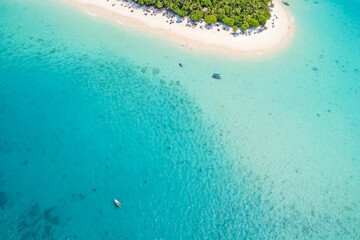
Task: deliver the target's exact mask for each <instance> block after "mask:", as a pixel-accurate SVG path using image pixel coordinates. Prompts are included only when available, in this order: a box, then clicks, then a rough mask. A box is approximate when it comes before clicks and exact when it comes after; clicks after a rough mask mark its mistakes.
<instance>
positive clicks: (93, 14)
mask: <svg viewBox="0 0 360 240" xmlns="http://www.w3.org/2000/svg"><path fill="white" fill-rule="evenodd" d="M86 13H87V14H89V15H90V16H93V17H97V16H99V14H95V13H92V12H86Z"/></svg>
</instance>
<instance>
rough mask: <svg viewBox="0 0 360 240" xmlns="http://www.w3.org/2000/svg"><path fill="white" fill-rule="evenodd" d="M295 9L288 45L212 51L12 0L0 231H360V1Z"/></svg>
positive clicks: (48, 4) (2, 92)
mask: <svg viewBox="0 0 360 240" xmlns="http://www.w3.org/2000/svg"><path fill="white" fill-rule="evenodd" d="M290 5H291V8H290V9H291V11H292V14H293V15H294V17H295V23H296V32H295V35H294V39H293V40H292V42H291V43H290V44H289V45H288V46H287V47H286V48H285V49H283V50H282V51H280V52H278V53H275V54H273V55H271V56H264V57H261V58H260V57H259V58H256V59H225V57H219V58H216V60H214V56H213V55H211V56H207V55H205V54H197V53H193V52H191V51H189V50H183V49H181V48H178V47H176V46H174V45H173V44H171V43H166V41H165V40H161V39H157V38H156V37H153V36H148V35H147V34H144V33H139V32H137V31H136V30H132V29H128V28H126V27H122V26H118V25H116V23H112V22H109V21H106V20H102V19H98V18H91V17H89V16H87V15H85V14H84V13H82V12H80V11H78V10H76V9H73V8H72V7H70V6H67V5H65V4H63V3H61V2H55V1H40V0H34V1H30V0H23V1H20V0H19V1H18V0H15V1H8V0H4V1H2V2H1V3H0V19H1V21H0V214H1V215H0V216H1V217H0V230H1V231H0V232H1V234H0V238H1V239H105V238H108V239H246V238H249V239H297V238H298V239H359V238H360V231H359V229H360V160H359V154H360V150H359V149H360V148H359V146H360V128H359V123H360V97H359V91H360V82H359V80H360V44H359V39H360V27H359V26H358V25H356V23H357V22H358V20H360V19H359V16H358V15H357V12H358V11H357V10H358V9H359V5H360V4H359V2H358V1H347V2H346V3H343V2H340V1H315V2H311V1H304V2H295V1H292V2H290ZM179 59H181V61H182V62H183V64H184V66H185V67H184V68H183V69H179V67H178V65H177V63H178V62H179ZM259 69H260V70H261V71H259ZM214 71H219V72H221V73H222V75H223V76H224V77H223V80H222V81H220V82H218V81H216V82H215V81H213V80H211V79H210V78H209V73H212V72H214ZM114 197H115V198H117V199H119V200H120V202H121V203H122V207H121V208H116V207H115V205H114V204H113V202H112V200H113V198H114Z"/></svg>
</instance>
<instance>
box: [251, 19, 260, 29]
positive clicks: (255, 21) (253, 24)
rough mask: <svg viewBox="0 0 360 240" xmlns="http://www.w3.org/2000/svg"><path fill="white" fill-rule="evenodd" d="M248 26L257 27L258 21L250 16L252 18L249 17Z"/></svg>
mask: <svg viewBox="0 0 360 240" xmlns="http://www.w3.org/2000/svg"><path fill="white" fill-rule="evenodd" d="M249 26H250V27H258V26H259V21H258V20H256V19H254V18H252V19H250V21H249Z"/></svg>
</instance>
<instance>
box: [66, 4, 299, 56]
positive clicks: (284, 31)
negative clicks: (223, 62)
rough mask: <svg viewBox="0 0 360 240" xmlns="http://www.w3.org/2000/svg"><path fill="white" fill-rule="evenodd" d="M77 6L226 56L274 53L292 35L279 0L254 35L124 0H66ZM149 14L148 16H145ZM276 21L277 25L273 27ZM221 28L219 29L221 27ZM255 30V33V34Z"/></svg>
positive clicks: (185, 44)
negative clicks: (180, 19)
mask: <svg viewBox="0 0 360 240" xmlns="http://www.w3.org/2000/svg"><path fill="white" fill-rule="evenodd" d="M63 1H64V2H66V3H69V4H72V5H75V6H77V7H79V8H80V9H82V10H83V11H85V12H86V13H87V14H89V15H91V16H93V17H105V18H108V19H111V20H115V21H117V22H118V23H119V24H121V25H126V26H130V27H135V28H138V29H142V30H144V31H146V32H149V33H155V34H158V35H161V36H163V37H166V38H167V39H170V40H172V41H173V42H175V43H177V44H179V45H181V46H184V47H188V48H190V49H194V50H200V51H206V52H214V53H219V52H221V53H224V54H227V55H262V54H265V53H269V52H273V51H275V50H277V49H279V48H281V47H282V46H284V45H285V44H286V43H287V42H289V40H290V39H291V38H292V35H293V32H294V19H293V17H292V16H291V15H290V13H289V11H288V10H287V9H286V7H285V6H284V5H283V4H282V3H280V2H279V1H278V0H274V8H272V9H271V15H272V17H271V19H269V20H268V21H267V23H266V27H267V29H266V30H264V31H262V32H259V29H258V30H255V29H253V30H252V31H251V32H252V33H251V35H247V36H245V35H238V36H236V37H234V36H233V35H231V34H230V33H232V32H233V31H232V29H229V30H228V31H226V30H224V29H223V26H222V25H221V26H218V27H216V26H213V27H212V29H206V28H205V23H201V24H198V26H196V27H195V28H193V27H189V26H186V24H187V23H188V21H187V19H186V18H185V19H183V22H181V23H176V20H177V17H175V15H174V17H173V18H172V19H173V21H175V22H174V23H173V24H170V20H171V19H170V18H168V17H167V16H163V15H164V14H163V13H164V12H165V11H164V10H157V9H154V11H158V13H157V14H156V15H155V14H152V13H153V11H152V10H151V11H149V12H145V8H144V7H141V6H139V5H137V4H130V2H126V1H121V0H119V1H118V0H109V1H107V0H63ZM145 14H146V15H145ZM273 24H274V27H273ZM218 29H220V31H219V30H218ZM255 32H256V33H255Z"/></svg>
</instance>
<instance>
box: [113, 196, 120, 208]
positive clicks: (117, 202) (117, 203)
mask: <svg viewBox="0 0 360 240" xmlns="http://www.w3.org/2000/svg"><path fill="white" fill-rule="evenodd" d="M114 203H115V204H116V206H118V207H120V206H121V203H120V202H119V201H118V200H117V199H115V198H114Z"/></svg>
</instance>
